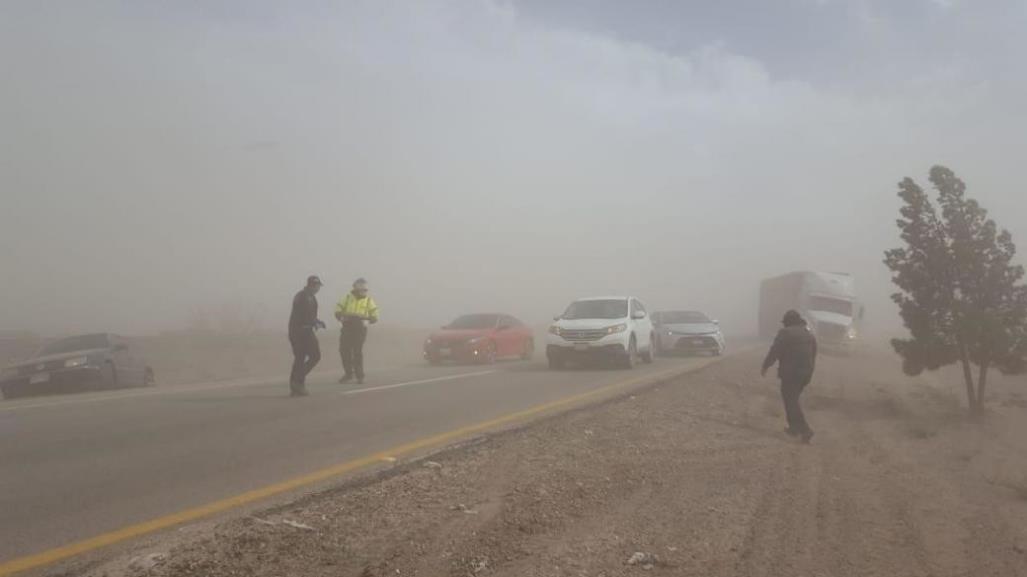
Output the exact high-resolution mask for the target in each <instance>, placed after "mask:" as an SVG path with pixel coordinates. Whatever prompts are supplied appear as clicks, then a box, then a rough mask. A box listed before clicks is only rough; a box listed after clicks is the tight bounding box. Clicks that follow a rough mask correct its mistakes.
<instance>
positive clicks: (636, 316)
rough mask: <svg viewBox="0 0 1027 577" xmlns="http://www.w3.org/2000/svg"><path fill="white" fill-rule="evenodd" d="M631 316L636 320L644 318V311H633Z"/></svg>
mask: <svg viewBox="0 0 1027 577" xmlns="http://www.w3.org/2000/svg"><path fill="white" fill-rule="evenodd" d="M631 318H633V319H635V320H636V321H637V320H641V319H644V318H645V312H643V311H635V313H634V314H632V315H631Z"/></svg>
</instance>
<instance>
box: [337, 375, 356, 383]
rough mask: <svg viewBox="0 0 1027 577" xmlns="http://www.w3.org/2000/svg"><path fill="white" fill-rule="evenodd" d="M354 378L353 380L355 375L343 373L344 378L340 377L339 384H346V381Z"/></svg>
mask: <svg viewBox="0 0 1027 577" xmlns="http://www.w3.org/2000/svg"><path fill="white" fill-rule="evenodd" d="M352 380H353V375H342V378H340V379H339V384H340V385H345V384H346V383H348V382H350V381H352Z"/></svg>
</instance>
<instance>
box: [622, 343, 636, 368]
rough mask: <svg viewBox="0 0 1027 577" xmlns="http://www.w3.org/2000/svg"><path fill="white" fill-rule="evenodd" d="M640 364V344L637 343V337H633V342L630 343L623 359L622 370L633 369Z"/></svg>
mask: <svg viewBox="0 0 1027 577" xmlns="http://www.w3.org/2000/svg"><path fill="white" fill-rule="evenodd" d="M637 363H638V344H637V343H635V337H634V335H632V337H631V341H630V342H628V352H627V354H626V355H624V358H622V359H621V368H624V369H633V368H635V364H637Z"/></svg>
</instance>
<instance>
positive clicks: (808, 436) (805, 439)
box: [802, 430, 813, 445]
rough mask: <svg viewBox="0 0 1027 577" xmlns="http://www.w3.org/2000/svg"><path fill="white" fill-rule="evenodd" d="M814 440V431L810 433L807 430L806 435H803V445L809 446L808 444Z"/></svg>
mask: <svg viewBox="0 0 1027 577" xmlns="http://www.w3.org/2000/svg"><path fill="white" fill-rule="evenodd" d="M812 439H813V431H809V430H807V431H806V432H805V433H803V434H802V442H803V443H805V444H807V445H808V444H809V442H810V441H811V440H812Z"/></svg>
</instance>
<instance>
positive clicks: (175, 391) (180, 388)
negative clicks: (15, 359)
mask: <svg viewBox="0 0 1027 577" xmlns="http://www.w3.org/2000/svg"><path fill="white" fill-rule="evenodd" d="M402 368H404V367H383V368H380V369H375V371H374V372H376V373H380V372H386V371H395V370H400V369H402ZM330 375H332V373H331V372H329V371H322V372H319V373H314V374H312V375H310V377H308V378H314V379H317V378H324V377H329V376H330ZM287 380H288V377H287V376H282V377H250V378H246V379H232V380H231V381H226V382H221V383H214V384H209V385H170V386H168V387H167V388H158V389H147V390H143V391H138V390H137V391H126V392H112V393H111V394H103V393H99V394H96V395H95V396H93V395H90V396H88V397H75V398H71V399H60V400H49V401H39V402H34V403H33V402H29V403H21V404H9V403H2V404H0V413H3V412H9V411H20V410H22V409H41V408H46V407H61V406H65V405H84V404H89V403H99V402H102V401H117V400H121V399H134V398H137V397H159V396H166V395H180V394H186V393H197V392H201V393H202V392H204V391H217V390H222V389H236V388H241V387H259V386H266V385H273V384H276V383H285V382H286V381H287ZM16 403H17V402H16Z"/></svg>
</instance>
